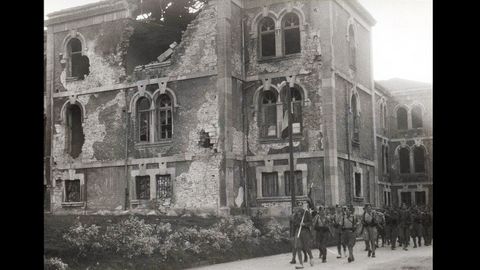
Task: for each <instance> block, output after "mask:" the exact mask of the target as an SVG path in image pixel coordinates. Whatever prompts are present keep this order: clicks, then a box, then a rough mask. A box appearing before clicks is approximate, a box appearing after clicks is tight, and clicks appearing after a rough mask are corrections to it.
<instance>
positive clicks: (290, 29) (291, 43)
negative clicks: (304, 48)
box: [283, 13, 300, 55]
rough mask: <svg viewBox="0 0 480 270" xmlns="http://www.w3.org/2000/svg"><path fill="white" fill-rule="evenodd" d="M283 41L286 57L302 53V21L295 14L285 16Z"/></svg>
mask: <svg viewBox="0 0 480 270" xmlns="http://www.w3.org/2000/svg"><path fill="white" fill-rule="evenodd" d="M283 41H284V50H285V55H289V54H294V53H300V19H299V18H298V16H297V15H296V14H295V13H289V14H287V15H285V19H284V21H283Z"/></svg>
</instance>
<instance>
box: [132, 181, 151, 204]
mask: <svg viewBox="0 0 480 270" xmlns="http://www.w3.org/2000/svg"><path fill="white" fill-rule="evenodd" d="M135 184H136V185H135V187H136V191H137V200H150V176H148V175H145V176H136V177H135Z"/></svg>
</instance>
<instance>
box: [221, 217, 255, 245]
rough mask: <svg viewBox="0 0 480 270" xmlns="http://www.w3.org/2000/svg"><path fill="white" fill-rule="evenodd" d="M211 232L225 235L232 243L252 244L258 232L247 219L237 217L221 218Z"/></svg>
mask: <svg viewBox="0 0 480 270" xmlns="http://www.w3.org/2000/svg"><path fill="white" fill-rule="evenodd" d="M213 230H216V231H220V232H223V233H225V234H226V235H227V236H228V237H229V238H230V239H231V240H232V241H235V242H236V243H238V242H253V241H254V240H255V239H256V238H258V236H260V231H259V230H258V229H257V228H256V227H255V225H254V224H253V221H252V220H251V219H250V218H249V217H243V216H237V217H226V218H222V219H221V220H220V221H219V222H217V223H216V224H215V225H214V226H213Z"/></svg>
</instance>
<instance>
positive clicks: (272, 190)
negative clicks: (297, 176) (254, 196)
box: [262, 172, 278, 197]
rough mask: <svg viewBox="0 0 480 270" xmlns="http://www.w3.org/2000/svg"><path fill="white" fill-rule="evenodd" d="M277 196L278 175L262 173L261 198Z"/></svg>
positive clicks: (275, 173)
mask: <svg viewBox="0 0 480 270" xmlns="http://www.w3.org/2000/svg"><path fill="white" fill-rule="evenodd" d="M276 196H278V173H277V172H273V173H262V197H276Z"/></svg>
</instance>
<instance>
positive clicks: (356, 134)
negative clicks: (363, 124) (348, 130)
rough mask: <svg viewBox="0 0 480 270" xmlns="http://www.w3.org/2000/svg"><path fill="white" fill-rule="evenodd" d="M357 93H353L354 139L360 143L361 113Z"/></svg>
mask: <svg viewBox="0 0 480 270" xmlns="http://www.w3.org/2000/svg"><path fill="white" fill-rule="evenodd" d="M357 102H358V101H357V95H352V101H351V105H350V106H351V111H352V116H353V138H352V139H353V141H354V142H356V143H358V142H359V141H360V127H359V113H358V104H357Z"/></svg>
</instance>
